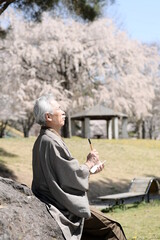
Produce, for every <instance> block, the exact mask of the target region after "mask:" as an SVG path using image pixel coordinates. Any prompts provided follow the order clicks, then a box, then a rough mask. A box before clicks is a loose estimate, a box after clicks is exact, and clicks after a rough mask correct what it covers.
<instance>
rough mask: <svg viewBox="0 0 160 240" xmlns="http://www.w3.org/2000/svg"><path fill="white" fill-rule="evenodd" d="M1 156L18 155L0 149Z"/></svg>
mask: <svg viewBox="0 0 160 240" xmlns="http://www.w3.org/2000/svg"><path fill="white" fill-rule="evenodd" d="M0 156H2V157H17V155H16V154H13V153H9V152H6V150H4V149H3V148H0Z"/></svg>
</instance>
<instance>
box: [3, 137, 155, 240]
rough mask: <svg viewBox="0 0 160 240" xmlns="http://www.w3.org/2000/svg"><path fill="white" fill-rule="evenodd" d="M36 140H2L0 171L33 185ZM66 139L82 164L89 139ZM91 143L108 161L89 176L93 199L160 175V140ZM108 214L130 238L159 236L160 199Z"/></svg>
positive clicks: (121, 190) (87, 150)
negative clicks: (103, 167)
mask: <svg viewBox="0 0 160 240" xmlns="http://www.w3.org/2000/svg"><path fill="white" fill-rule="evenodd" d="M34 141H35V138H34V137H30V138H29V139H24V138H21V137H19V138H6V139H0V174H1V175H3V174H5V173H6V172H7V171H8V174H10V176H13V177H14V176H16V177H17V181H19V182H21V183H25V184H27V185H28V186H29V187H30V186H31V181H32V160H31V158H32V147H33V144H34ZM65 142H66V144H67V145H68V147H69V149H70V151H71V153H72V155H73V156H74V157H76V158H77V159H78V160H79V161H80V163H83V162H84V161H85V159H86V155H87V153H88V152H89V151H90V148H89V144H88V141H87V139H81V138H78V137H73V138H71V139H65ZM92 145H93V146H94V148H96V149H97V151H98V152H99V155H100V158H101V160H107V161H106V164H105V169H104V170H103V171H102V172H101V173H99V174H94V175H92V176H91V177H90V190H89V192H88V195H89V198H90V199H96V197H97V196H100V195H105V194H110V193H116V192H123V191H126V190H127V189H128V185H129V183H130V181H131V180H132V179H133V178H134V177H141V176H156V177H160V170H159V169H160V141H155V140H133V139H128V140H106V139H93V140H92ZM11 171H12V172H11ZM107 216H108V217H111V218H113V219H115V220H117V221H119V222H120V223H121V224H122V226H123V228H124V230H125V232H126V235H127V238H128V239H137V240H144V239H148V240H156V239H160V224H159V223H160V204H159V202H158V201H154V202H153V203H150V204H140V205H139V206H138V207H136V208H135V207H132V208H129V209H127V210H123V211H122V210H120V209H117V210H115V211H114V212H109V213H107Z"/></svg>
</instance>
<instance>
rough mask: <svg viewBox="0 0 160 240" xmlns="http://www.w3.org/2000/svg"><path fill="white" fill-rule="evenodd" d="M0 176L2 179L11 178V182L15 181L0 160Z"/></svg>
mask: <svg viewBox="0 0 160 240" xmlns="http://www.w3.org/2000/svg"><path fill="white" fill-rule="evenodd" d="M0 176H1V177H4V178H11V179H12V180H16V179H17V177H16V175H15V174H14V172H13V171H12V170H10V169H9V168H8V167H7V166H6V165H5V164H4V163H3V161H2V160H1V159H0Z"/></svg>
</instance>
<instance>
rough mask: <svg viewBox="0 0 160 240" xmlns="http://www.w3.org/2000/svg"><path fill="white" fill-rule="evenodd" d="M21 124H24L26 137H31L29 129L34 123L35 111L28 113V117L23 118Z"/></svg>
mask: <svg viewBox="0 0 160 240" xmlns="http://www.w3.org/2000/svg"><path fill="white" fill-rule="evenodd" d="M20 124H21V125H22V128H23V134H24V137H25V138H27V137H29V131H30V130H31V127H32V126H33V124H34V117H33V113H31V112H30V113H27V116H26V119H23V120H21V121H20Z"/></svg>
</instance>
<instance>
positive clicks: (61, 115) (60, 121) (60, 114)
mask: <svg viewBox="0 0 160 240" xmlns="http://www.w3.org/2000/svg"><path fill="white" fill-rule="evenodd" d="M52 105H53V114H50V113H49V114H48V116H49V118H48V121H47V125H48V126H50V127H52V128H54V129H57V130H58V129H60V128H61V127H62V126H63V125H64V122H65V112H64V111H63V110H62V109H61V107H60V105H59V104H58V102H56V101H53V103H52Z"/></svg>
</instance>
